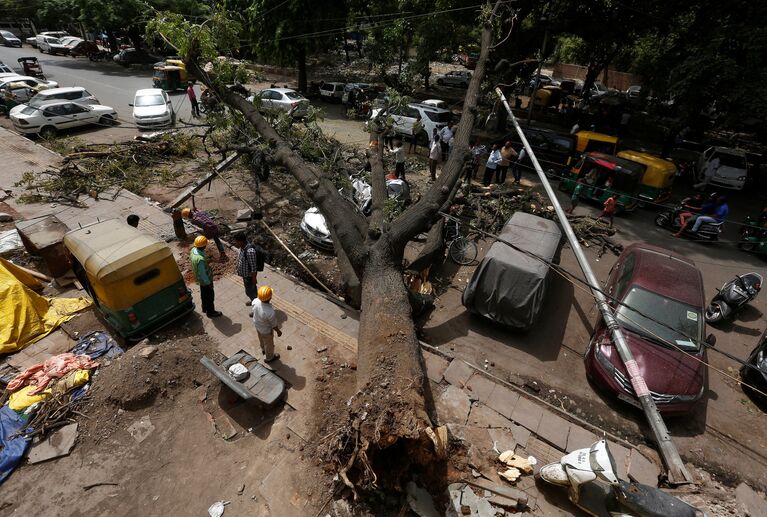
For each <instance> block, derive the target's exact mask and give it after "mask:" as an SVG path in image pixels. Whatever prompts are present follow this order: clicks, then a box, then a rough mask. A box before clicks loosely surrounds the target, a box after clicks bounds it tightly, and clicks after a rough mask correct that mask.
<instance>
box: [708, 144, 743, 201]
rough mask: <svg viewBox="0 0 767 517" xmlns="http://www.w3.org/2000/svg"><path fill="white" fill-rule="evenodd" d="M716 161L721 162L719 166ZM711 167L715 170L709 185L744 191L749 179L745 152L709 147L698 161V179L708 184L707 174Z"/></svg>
mask: <svg viewBox="0 0 767 517" xmlns="http://www.w3.org/2000/svg"><path fill="white" fill-rule="evenodd" d="M715 160H718V161H719V164H718V166H717V164H716V162H715ZM712 162H713V163H712ZM711 166H713V167H715V170H714V174H713V176H711V178H710V179H709V180H708V183H707V184H709V185H712V186H715V187H721V188H728V189H733V190H743V187H744V186H745V185H746V178H747V177H748V162H747V161H746V153H745V151H741V150H740V149H732V148H729V147H709V148H708V149H706V150H705V151H704V152H703V154H701V155H700V160H699V161H698V179H699V180H700V181H702V182H704V183H706V172H707V171H708V169H709V167H711Z"/></svg>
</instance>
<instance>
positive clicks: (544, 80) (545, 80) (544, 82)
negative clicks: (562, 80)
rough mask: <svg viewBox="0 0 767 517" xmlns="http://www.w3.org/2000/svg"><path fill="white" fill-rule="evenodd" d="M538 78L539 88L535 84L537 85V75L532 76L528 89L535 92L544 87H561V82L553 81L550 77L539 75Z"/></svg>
mask: <svg viewBox="0 0 767 517" xmlns="http://www.w3.org/2000/svg"><path fill="white" fill-rule="evenodd" d="M537 78H538V81H537V82H538V85H537V86H536V84H535V83H536V76H535V75H534V76H532V77H531V78H530V81H529V82H528V83H527V87H528V88H529V89H530V90H533V89H534V88H540V87H542V86H559V81H556V80H554V79H552V78H551V76H550V75H546V74H538V76H537Z"/></svg>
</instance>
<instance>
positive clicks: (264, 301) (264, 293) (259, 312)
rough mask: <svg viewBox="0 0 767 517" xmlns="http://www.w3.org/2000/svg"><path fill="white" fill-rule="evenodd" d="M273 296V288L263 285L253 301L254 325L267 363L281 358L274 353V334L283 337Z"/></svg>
mask: <svg viewBox="0 0 767 517" xmlns="http://www.w3.org/2000/svg"><path fill="white" fill-rule="evenodd" d="M272 294H273V292H272V288H271V287H269V286H268V285H263V286H261V287H259V288H258V298H256V299H255V300H253V324H254V325H255V327H256V333H257V334H258V343H259V344H260V345H261V351H262V352H263V353H264V361H266V362H267V363H269V362H271V361H274V360H275V359H279V358H280V354H275V353H274V333H275V332H276V333H277V336H282V330H280V325H279V323H278V322H277V315H276V314H275V312H274V307H272V304H271V303H270V302H271V301H272Z"/></svg>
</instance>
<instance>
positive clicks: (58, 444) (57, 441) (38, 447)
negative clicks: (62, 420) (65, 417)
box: [28, 423, 77, 463]
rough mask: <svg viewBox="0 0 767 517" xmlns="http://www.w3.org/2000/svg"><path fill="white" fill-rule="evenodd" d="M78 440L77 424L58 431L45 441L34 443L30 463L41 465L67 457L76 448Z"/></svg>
mask: <svg viewBox="0 0 767 517" xmlns="http://www.w3.org/2000/svg"><path fill="white" fill-rule="evenodd" d="M76 439H77V423H74V424H69V425H65V426H64V427H60V428H59V429H56V430H55V431H53V432H52V433H50V434H49V435H48V437H47V438H46V439H45V440H42V441H39V442H33V443H32V446H31V447H30V449H29V456H28V460H29V463H40V462H42V461H47V460H52V459H54V458H60V457H61V456H66V455H67V454H69V452H70V451H71V450H72V447H74V446H75V440H76Z"/></svg>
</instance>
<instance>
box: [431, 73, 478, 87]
mask: <svg viewBox="0 0 767 517" xmlns="http://www.w3.org/2000/svg"><path fill="white" fill-rule="evenodd" d="M436 81H437V84H438V85H440V86H457V87H460V88H468V87H469V81H471V72H465V71H463V70H455V71H452V72H448V73H446V74H441V75H438V76H437V77H436Z"/></svg>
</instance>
